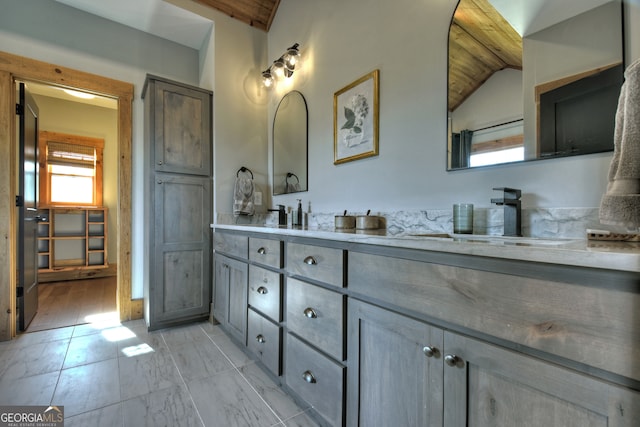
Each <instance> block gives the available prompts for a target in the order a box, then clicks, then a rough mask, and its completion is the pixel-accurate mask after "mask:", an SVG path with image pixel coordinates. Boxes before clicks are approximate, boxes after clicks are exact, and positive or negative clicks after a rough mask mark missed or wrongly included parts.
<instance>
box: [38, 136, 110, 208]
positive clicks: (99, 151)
mask: <svg viewBox="0 0 640 427" xmlns="http://www.w3.org/2000/svg"><path fill="white" fill-rule="evenodd" d="M48 142H62V143H66V144H73V145H81V146H85V147H92V148H95V150H96V168H95V179H94V182H93V196H94V201H93V203H60V202H56V203H52V202H51V174H50V173H49V167H48V163H47V143H48ZM103 151H104V139H102V138H92V137H88V136H81V135H72V134H66V133H60V132H51V131H46V130H43V131H40V133H39V137H38V167H39V171H38V174H39V178H38V183H39V189H38V194H39V200H38V206H39V207H41V208H46V207H55V206H93V207H101V206H102V203H103V195H102V164H103V154H104V153H103Z"/></svg>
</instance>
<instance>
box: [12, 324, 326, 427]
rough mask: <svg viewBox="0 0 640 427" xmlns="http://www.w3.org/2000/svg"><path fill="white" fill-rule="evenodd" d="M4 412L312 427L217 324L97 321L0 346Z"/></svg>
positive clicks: (119, 422) (224, 426) (104, 420)
mask: <svg viewBox="0 0 640 427" xmlns="http://www.w3.org/2000/svg"><path fill="white" fill-rule="evenodd" d="M0 402H1V404H2V405H49V404H51V405H64V411H65V426H66V427H75V426H82V427H89V426H100V427H103V426H105V427H110V426H119V427H120V426H136V427H138V426H150V427H159V426H172V427H174V426H216V427H217V426H220V427H232V426H238V427H253V426H278V427H284V426H287V427H291V426H316V423H315V422H313V420H312V419H311V418H310V417H308V416H307V414H306V413H305V409H307V408H301V407H299V406H298V405H296V403H295V402H294V401H293V400H292V399H291V398H290V397H289V396H287V395H286V394H285V393H283V392H282V391H281V390H280V389H279V388H278V387H277V386H276V384H275V383H274V382H273V381H272V380H271V379H270V378H269V377H268V376H267V375H266V374H265V373H264V372H263V371H262V370H261V369H260V367H259V366H257V365H256V364H255V362H254V361H253V360H251V359H250V358H249V357H248V356H247V355H246V354H245V353H243V352H242V351H241V350H240V348H239V347H238V346H237V345H236V344H235V343H233V342H232V341H231V340H230V339H229V337H228V336H227V335H225V334H224V332H223V331H222V330H221V329H220V328H219V327H218V326H214V325H212V324H210V323H207V322H204V323H199V324H195V325H190V326H184V327H179V328H173V329H166V330H163V331H157V332H147V330H146V326H145V325H144V322H143V321H142V320H137V321H132V322H126V323H123V324H120V323H119V322H115V321H110V320H109V319H108V318H107V319H105V320H102V321H96V322H94V323H90V324H86V325H78V326H71V327H67V328H60V329H53V330H48V331H40V332H33V333H27V334H23V335H21V336H20V337H18V338H16V339H14V340H12V341H9V342H2V343H0Z"/></svg>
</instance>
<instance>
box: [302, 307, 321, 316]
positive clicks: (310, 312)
mask: <svg viewBox="0 0 640 427" xmlns="http://www.w3.org/2000/svg"><path fill="white" fill-rule="evenodd" d="M304 315H305V316H307V317H308V318H309V319H315V318H316V317H318V313H316V311H315V310H314V309H313V308H311V307H307V308H305V309H304Z"/></svg>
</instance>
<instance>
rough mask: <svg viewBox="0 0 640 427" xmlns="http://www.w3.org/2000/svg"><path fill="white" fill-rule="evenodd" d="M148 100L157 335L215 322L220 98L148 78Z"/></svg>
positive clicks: (149, 297) (148, 238) (148, 236)
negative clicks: (215, 144) (215, 160)
mask: <svg viewBox="0 0 640 427" xmlns="http://www.w3.org/2000/svg"><path fill="white" fill-rule="evenodd" d="M142 98H143V100H144V116H145V117H144V120H145V123H144V125H145V192H144V193H145V245H147V247H146V248H145V249H146V250H145V254H146V256H145V263H148V264H147V265H145V271H146V272H147V275H146V276H147V280H145V283H144V315H145V321H146V323H147V326H148V328H149V329H150V330H152V329H160V328H165V327H168V326H172V325H177V324H182V323H187V322H193V321H198V320H202V319H206V318H207V317H208V316H209V308H210V303H211V274H212V272H211V262H210V260H211V256H212V244H211V229H210V224H211V223H212V222H213V221H212V211H213V209H212V194H211V182H212V158H211V157H212V147H211V145H212V114H211V111H212V100H213V93H212V92H210V91H206V90H203V89H200V88H197V87H193V86H189V85H185V84H182V83H178V82H173V81H169V80H166V79H163V78H159V77H156V76H151V75H147V79H146V81H145V86H144V89H143V91H142Z"/></svg>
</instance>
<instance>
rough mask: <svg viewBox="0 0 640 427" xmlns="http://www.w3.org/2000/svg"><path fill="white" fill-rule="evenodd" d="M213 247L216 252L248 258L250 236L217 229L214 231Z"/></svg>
mask: <svg viewBox="0 0 640 427" xmlns="http://www.w3.org/2000/svg"><path fill="white" fill-rule="evenodd" d="M213 249H214V250H215V251H216V252H222V253H224V254H227V255H232V256H237V257H240V258H245V259H246V258H247V257H248V252H249V238H248V237H247V236H239V235H237V234H229V233H223V232H220V231H217V232H215V233H213Z"/></svg>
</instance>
